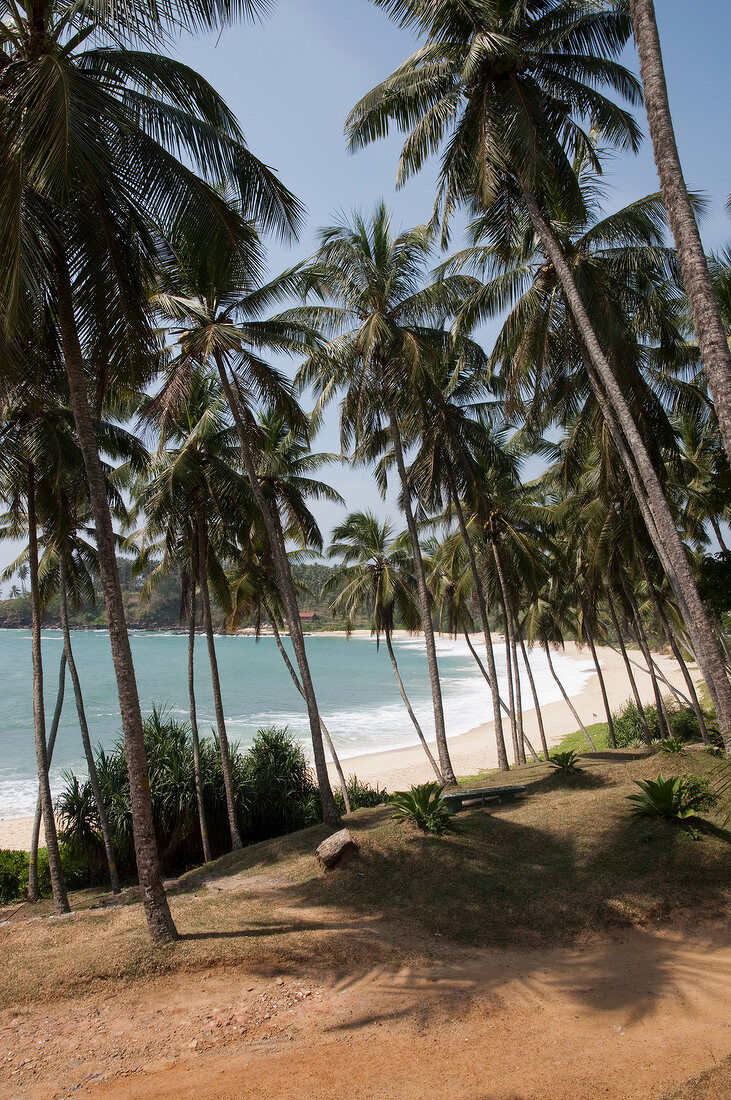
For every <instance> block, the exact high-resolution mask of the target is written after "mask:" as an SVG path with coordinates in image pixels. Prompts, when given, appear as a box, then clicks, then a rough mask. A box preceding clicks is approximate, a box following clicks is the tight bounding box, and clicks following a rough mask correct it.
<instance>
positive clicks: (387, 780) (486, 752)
mask: <svg viewBox="0 0 731 1100" xmlns="http://www.w3.org/2000/svg"><path fill="white" fill-rule="evenodd" d="M329 633H331V634H332V636H333V637H335V636H340V635H342V633H343V632H342V631H339V632H338V631H332V632H329ZM355 633H363V634H368V631H356V632H355ZM396 633H397V635H401V634H403V635H404V637H406V636H407V635H406V633H405V632H403V631H402V632H400V631H397V632H396ZM473 640H474V644H475V647H476V648H477V649H478V652H480V653H482V651H483V650H484V643H482V644H480V638H479V636H477V635H475V636H474V639H473ZM494 640H495V642H496V644H501V642H502V640H501V638H500V636H499V635H495V636H494ZM561 652H562V653H563V655H564V656H566V657H569V658H572V659H574V660H576V661H578V662H580V663H581V664H582V665H583V666H586V664H587V662H588V661H590V659H591V658H590V654H589V651H588V650H587V649H581V650H580V649H579V648H578V647H577V646H576V645H575V644H574V643H573V642H570V643H567V644H566V648H565V649H564V650H562V651H561ZM597 652H598V655H599V660H600V663H601V667H602V672H603V674H604V678H605V682H606V685H607V694H608V695H609V699H610V704H611V706H612V709H614V710H616V709H617V708H618V707H619V706H621V705H622V703H623V702H624V701H625V700H626V699H628V698H629V697H630V694H631V689H630V685H629V681H628V679H627V674H626V671H625V667H624V663H623V661H622V657H621V655H620V654H618V653H615V652H614V650H612V649H608V648H606V647H603V648H599V649H598V650H597ZM631 657H632V660H633V661H635V662H636V663H637V664H638V665H640V666H641V667H643V668H644V667H645V666H644V662H643V659H642V655H641V654H640V653H638V652H636V651H632V653H631ZM654 657H655V660H656V661H657V664H658V666H659V668H660V669H661V671H662V672H663V673H664V675H665V676H666V677H667V679H668V680H669V681H670V682H671V683H672V684H673V685H674V686H675V687H677V688H678V689H679V690H680V691H682V692H683V693H684V694H685V693H686V689H685V682H684V680H683V677H682V674H681V673H680V671H679V669H678V666H677V665H676V663H675V661H674V660H673V659H672V658H671V657H666V656H662V655H659V654H655V655H654ZM691 671H692V673H693V674H694V678H695V679H696V680H697V679H698V673H697V670H696V669H695V668H692V669H691ZM635 677H636V680H637V686H638V688H639V691H640V694H641V696H642V699H643V702H648V703H650V702H653V701H654V695H653V691H652V684H651V681H650V677H649V675H648V674H647V673H646V672H642V671H640V670H639V669H635ZM475 684H476V690H481V685H480V681H478V680H475ZM663 694H664V695H667V694H669V692H668V690H667V689H664V690H663ZM484 697H485V710H486V711H490V712H491V710H492V704H491V702H490V697H489V694H488V692H487V686H486V685H485V688H484ZM530 702H531V700H530V699H529V698H526V699H525V700H524V707H525V708H527V707H528V705H529V703H530ZM572 702H573V704H574V706H575V707H576V710H577V711H578V713H579V715H580V717H581V720H582V721H583V722H584V724H585V725H587V726H588V725H590V724H591V723H592V722H597V721H599V722H602V721H604V720H605V715H604V707H603V703H602V697H601V692H600V689H599V679H598V677H597V676H596V674H594V675H593V676H592V677H591V679H590V680H589V682H588V684H587V685H586V687H585V688H584V690H583V691H582V692H581V693H580V694H579V695H576V696H574V697H573V699H572ZM541 711H542V714H543V721H544V725H545V727H546V739H547V741H548V743H549V745H555V744H556V743H557V742H558V741H560V740H561V738H562V737H564V736H565V735H566V734H567V733H572V732H573V731H574V730H575V729H576V720H575V719H574V717H573V715H572V714H571V711H570V710H569V708H568V707H567V705H566V704H565V703H564V702H563V701H560V702H557V703H549V704H548V705H547V706H544V707H542V708H541ZM408 721H409V720H408V716H407V715H406V713H405V712H404V723H405V724H406V725H408ZM524 725H525V730H526V734H527V735H528V738H529V739H530V741H531V743H532V744H533V746H534V747H535V749H536V751H540V741H539V736H538V722H537V719H536V714H535V711H534V710H533V709H532V708H531V709H525V710H524ZM505 734H506V738H508V739H509V725H508V724H507V721H506V724H505ZM414 740H415V741H416V735H414ZM431 748H432V751H433V752H434V755H435V756H436V746H435V745H434V744H432V746H431ZM449 751H450V755H451V758H452V764H453V766H454V770H455V772H456V774H457V775H474V774H476V773H477V772H479V771H481V770H483V769H487V768H494V767H496V766H497V755H496V750H495V739H494V723H493V722H491V721H490V722H485V723H483V724H482V725H479V726H475V727H474V729H471V730H469V731H468V732H466V733H463V734H461V735H459V736H457V737H451V738H450V740H449ZM508 752H510V749H508ZM342 764H343V770H344V771H345V774H346V775H357V776H358V778H359V779H362V780H365V781H367V782H369V783H373V784H375V783H379V784H380V785H381V786H382V787H385V788H386V789H387V790H389V791H394V790H401V789H403V788H405V787H408V786H409V785H410V784H412V783H424V782H426V781H427V780H429V779H433V778H434V772H433V770H432V768H431V765H430V764H429V761H428V760H427V759H426V756H425V754H424V751H423V749H422V748H421V746H420V745H419V743H418V742H417V743H416V744H414V746H413V747H409V748H401V749H390V750H388V751H385V752H375V753H368V754H366V755H363V756H353V757H349V758H348V759H344V760H343V761H342ZM331 775H332V779H333V782H335V781H336V780H337V776H336V775H335V770H334V768H331ZM32 824H33V820H32V818H30V817H0V848H13V849H17V850H24V851H27V850H28V848H29V847H30V835H31V828H32ZM42 838H43V832H42V830H41V843H43V839H42Z"/></svg>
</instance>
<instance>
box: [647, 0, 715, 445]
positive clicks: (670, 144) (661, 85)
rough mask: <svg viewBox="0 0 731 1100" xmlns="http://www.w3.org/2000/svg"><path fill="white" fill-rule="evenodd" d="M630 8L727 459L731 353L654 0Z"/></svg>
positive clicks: (666, 195)
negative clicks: (688, 175)
mask: <svg viewBox="0 0 731 1100" xmlns="http://www.w3.org/2000/svg"><path fill="white" fill-rule="evenodd" d="M630 9H631V11H632V21H633V23H634V33H635V42H636V43H637V49H638V51H639V55H640V75H641V77H642V84H643V86H644V90H645V107H646V109H647V121H648V123H649V127H650V137H651V138H652V147H653V150H654V153H655V164H656V165H657V174H658V176H659V177H660V187H661V189H662V196H663V201H664V203H665V209H666V210H667V212H668V220H669V221H670V228H671V229H672V231H673V237H674V238H675V244H676V247H677V250H678V262H679V263H680V270H681V272H682V274H683V285H684V287H685V289H686V291H687V294H688V298H689V300H690V305H691V309H692V311H693V321H694V324H695V332H696V336H697V338H698V347H699V349H700V355H701V359H702V361H703V366H704V368H705V372H706V376H707V378H708V384H709V386H710V389H711V393H712V394H713V402H714V405H715V409H716V417H717V420H718V427H719V429H720V431H721V435H722V437H723V441H724V446H725V448H726V455H727V456H728V458H729V460H731V353H730V352H729V346H728V338H727V333H726V331H725V329H724V325H723V321H722V319H721V314H720V311H719V308H718V302H717V301H716V296H715V294H714V292H713V284H712V282H711V277H710V274H709V271H708V263H707V261H706V257H705V253H704V251H703V243H702V241H701V236H700V233H699V232H698V223H697V222H696V220H695V214H694V213H693V206H692V204H691V201H690V198H689V195H688V189H687V187H686V185H685V179H684V178H683V168H682V165H681V163H680V156H679V154H678V146H677V143H676V140H675V131H674V129H673V120H672V116H671V114H670V104H669V102H668V89H667V84H666V81H665V70H664V67H663V61H662V51H661V48H660V36H659V34H658V30H657V21H656V19H655V5H654V3H653V0H630Z"/></svg>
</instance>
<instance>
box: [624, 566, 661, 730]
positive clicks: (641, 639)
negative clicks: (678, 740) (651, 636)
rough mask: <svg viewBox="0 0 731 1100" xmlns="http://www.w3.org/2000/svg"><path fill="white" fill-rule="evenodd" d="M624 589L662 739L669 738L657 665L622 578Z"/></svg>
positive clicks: (638, 614)
mask: <svg viewBox="0 0 731 1100" xmlns="http://www.w3.org/2000/svg"><path fill="white" fill-rule="evenodd" d="M622 589H623V590H624V598H625V600H626V601H627V606H628V607H629V609H630V611H631V612H632V621H633V623H634V635H635V641H636V642H637V644H638V646H639V647H640V652H641V653H642V656H643V657H644V659H645V664H646V665H647V672H648V674H649V676H650V681H651V683H652V692H653V695H654V696H655V707H656V709H657V720H658V723H659V726H660V738H661V739H663V738H664V737H666V736H669V734H670V730H669V727H668V724H667V721H666V712H665V706H664V703H663V698H662V693H661V691H660V684H659V683H658V679H657V676H656V675H655V665H654V662H653V660H652V654H651V652H650V646H649V645H648V642H647V636H646V634H645V631H644V628H643V626H642V620H641V618H640V612H639V608H638V607H637V601H636V600H635V598H634V596H633V595H632V592H631V590H630V587H629V585H628V584H627V582H626V580H625V579H624V578H622Z"/></svg>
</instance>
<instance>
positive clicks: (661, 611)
mask: <svg viewBox="0 0 731 1100" xmlns="http://www.w3.org/2000/svg"><path fill="white" fill-rule="evenodd" d="M649 587H650V592H651V593H652V598H653V601H654V604H655V609H656V611H657V614H658V618H659V619H660V622H661V623H662V626H663V630H664V631H665V637H666V638H667V640H668V645H669V646H670V649H671V650H672V653H673V657H674V658H675V660H676V662H677V664H678V668H679V669H680V671H681V673H682V676H683V679H684V680H685V685H686V687H687V688H688V695H689V697H690V705H691V706H692V708H693V713H694V714H695V717H696V721H697V722H698V730H699V732H700V735H701V740H702V741H703V743H704V744H705V745H708V744H710V738H709V737H708V729H707V727H706V720H705V717H704V715H703V710H702V708H701V704H700V700H699V698H698V693H697V692H696V690H695V684H694V683H693V677H692V676H691V674H690V672H689V671H688V666H687V665H686V663H685V661H684V660H683V654H682V653H681V652H680V647H679V646H678V643H677V642H676V640H675V633H674V631H673V628H672V626H671V625H670V623H669V621H668V617H667V615H666V614H665V608H664V607H663V606H662V601H661V599H660V597H659V595H658V594H657V592H656V590H655V586H654V585H653V584H652V583H650V586H649Z"/></svg>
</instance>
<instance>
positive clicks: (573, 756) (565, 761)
mask: <svg viewBox="0 0 731 1100" xmlns="http://www.w3.org/2000/svg"><path fill="white" fill-rule="evenodd" d="M548 763H549V764H550V765H551V766H552V767H554V768H558V769H559V771H562V772H563V773H564V775H573V774H574V772H580V771H581V768H580V767H579V757H578V754H577V753H576V752H574V750H573V749H570V750H569V751H568V752H555V753H554V754H553V756H549V758H548Z"/></svg>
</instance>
